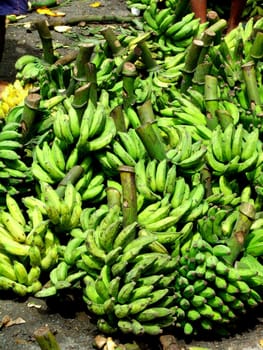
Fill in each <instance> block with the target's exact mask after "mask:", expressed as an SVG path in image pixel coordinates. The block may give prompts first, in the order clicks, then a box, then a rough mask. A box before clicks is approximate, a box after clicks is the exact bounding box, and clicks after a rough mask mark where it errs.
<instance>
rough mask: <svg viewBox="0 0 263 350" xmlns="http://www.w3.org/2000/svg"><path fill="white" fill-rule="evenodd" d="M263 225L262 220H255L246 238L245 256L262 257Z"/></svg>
mask: <svg viewBox="0 0 263 350" xmlns="http://www.w3.org/2000/svg"><path fill="white" fill-rule="evenodd" d="M261 224H262V220H261V218H259V219H257V220H255V221H254V223H253V225H252V226H251V230H250V232H249V233H248V235H247V236H246V241H245V254H249V255H252V256H254V257H260V256H261V255H262V247H263V244H262V242H263V230H262V225H261Z"/></svg>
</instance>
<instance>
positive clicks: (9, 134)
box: [0, 130, 22, 142]
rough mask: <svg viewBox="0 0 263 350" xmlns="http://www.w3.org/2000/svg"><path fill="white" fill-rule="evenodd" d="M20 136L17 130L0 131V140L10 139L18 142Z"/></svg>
mask: <svg viewBox="0 0 263 350" xmlns="http://www.w3.org/2000/svg"><path fill="white" fill-rule="evenodd" d="M21 138H22V134H21V133H20V132H18V131H17V130H2V131H1V132H0V142H3V141H10V140H14V141H18V142H19V140H21Z"/></svg>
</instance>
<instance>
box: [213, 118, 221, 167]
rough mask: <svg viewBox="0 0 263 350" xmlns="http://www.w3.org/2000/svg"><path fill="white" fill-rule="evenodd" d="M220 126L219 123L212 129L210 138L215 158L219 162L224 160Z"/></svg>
mask: <svg viewBox="0 0 263 350" xmlns="http://www.w3.org/2000/svg"><path fill="white" fill-rule="evenodd" d="M222 133H223V131H222V128H221V126H220V125H217V127H216V128H215V129H214V130H213V134H212V138H211V147H212V151H213V154H214V156H215V158H216V159H217V160H218V161H219V162H224V156H223V138H222Z"/></svg>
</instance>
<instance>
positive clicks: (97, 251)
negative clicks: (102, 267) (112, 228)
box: [86, 229, 106, 262]
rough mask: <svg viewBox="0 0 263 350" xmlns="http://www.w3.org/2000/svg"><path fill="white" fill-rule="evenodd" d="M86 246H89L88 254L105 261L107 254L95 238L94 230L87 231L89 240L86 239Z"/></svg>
mask: <svg viewBox="0 0 263 350" xmlns="http://www.w3.org/2000/svg"><path fill="white" fill-rule="evenodd" d="M86 244H87V250H88V252H89V253H90V254H91V255H93V256H94V257H96V258H98V259H99V260H101V261H103V262H104V261H105V258H106V253H105V251H104V250H103V249H101V248H100V247H99V246H98V245H97V243H96V241H95V237H94V230H93V229H89V230H87V238H86Z"/></svg>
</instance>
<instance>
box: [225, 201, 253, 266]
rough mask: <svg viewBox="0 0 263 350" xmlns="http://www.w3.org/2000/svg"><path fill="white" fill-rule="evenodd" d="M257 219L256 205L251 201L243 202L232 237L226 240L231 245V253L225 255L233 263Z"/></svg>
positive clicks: (227, 260) (226, 259)
mask: <svg viewBox="0 0 263 350" xmlns="http://www.w3.org/2000/svg"><path fill="white" fill-rule="evenodd" d="M254 219H255V207H254V206H253V205H252V204H250V203H241V204H240V207H239V216H238V218H237V221H236V223H235V226H234V228H233V232H232V235H231V237H230V238H229V239H228V240H227V241H226V245H227V246H228V247H230V250H231V253H230V254H229V255H228V256H227V255H226V256H224V260H225V261H226V262H227V263H229V264H230V265H233V263H234V262H235V260H236V258H237V257H238V255H239V253H240V251H241V249H242V248H243V246H244V242H245V237H246V235H247V233H248V232H249V229H250V227H251V225H252V223H253V221H254Z"/></svg>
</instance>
